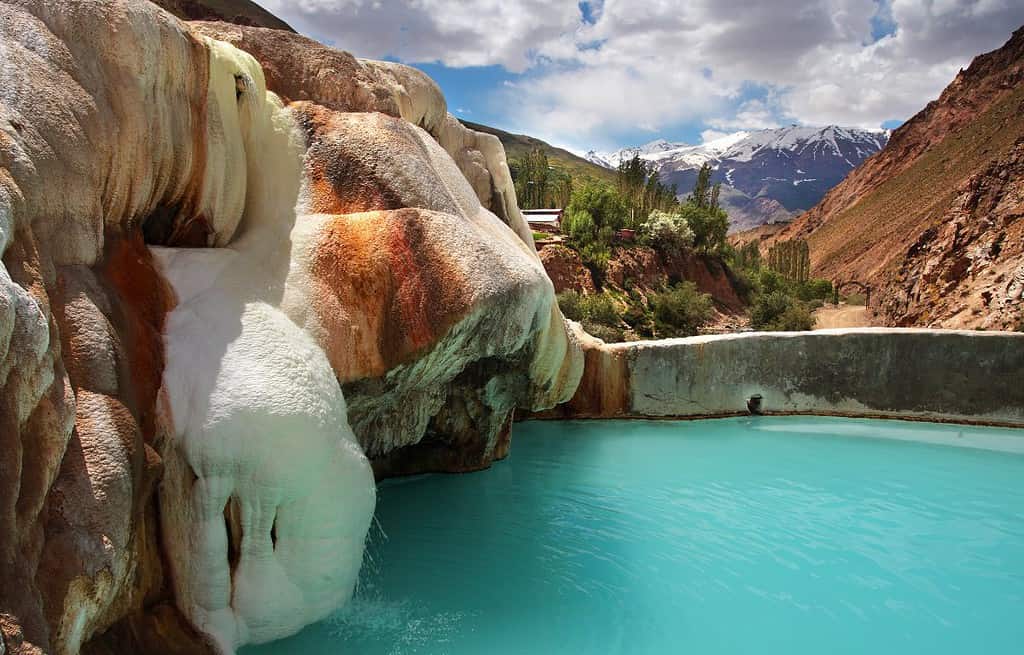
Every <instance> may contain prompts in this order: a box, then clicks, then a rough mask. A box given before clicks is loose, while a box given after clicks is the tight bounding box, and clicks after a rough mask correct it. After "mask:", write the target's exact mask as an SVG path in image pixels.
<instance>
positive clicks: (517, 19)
mask: <svg viewBox="0 0 1024 655" xmlns="http://www.w3.org/2000/svg"><path fill="white" fill-rule="evenodd" d="M587 4H588V7H587V9H588V12H587V13H588V15H589V18H590V20H584V15H583V12H582V11H581V8H580V6H579V4H578V3H577V2H576V1H575V0H562V1H560V2H547V1H545V0H482V1H479V2H465V1H458V2H457V1H454V0H409V1H407V2H401V3H399V2H392V1H388V0H300V1H299V2H291V1H286V0H269V1H268V2H266V6H267V8H268V9H270V10H271V11H274V12H275V13H277V14H278V15H280V16H282V17H283V18H284V19H285V20H288V21H289V22H290V23H291V24H292V25H293V26H294V27H296V28H297V29H299V30H300V31H303V32H305V33H307V34H310V35H311V36H314V37H315V38H318V39H321V40H325V41H329V42H331V43H333V44H334V45H336V46H338V47H342V48H345V49H349V50H352V51H353V52H355V53H356V54H358V55H360V56H368V57H385V56H391V57H397V58H399V59H401V60H403V61H407V62H410V63H417V62H434V61H437V62H441V63H443V64H445V65H447V66H451V67H463V66H476V65H501V66H504V67H505V68H506V69H507V70H509V71H511V72H516V73H525V75H524V76H522V77H521V78H519V80H518V81H517V82H516V83H515V84H514V85H513V86H512V87H511V88H505V89H501V90H498V91H497V92H498V93H500V94H501V102H502V106H503V107H504V108H505V112H506V115H507V117H508V120H509V123H510V124H512V125H515V126H517V127H519V128H521V129H524V130H529V131H530V132H531V133H535V134H537V135H538V136H547V137H553V138H556V140H560V141H561V142H567V141H568V142H575V143H583V142H585V141H586V140H588V139H589V140H592V141H600V140H601V139H602V138H603V139H604V140H605V141H607V140H608V138H609V135H614V134H616V133H623V132H628V131H636V130H637V129H642V130H647V131H650V132H658V131H660V130H665V129H666V128H668V127H670V126H672V125H678V124H681V123H684V122H689V123H694V122H696V123H698V124H702V125H703V126H704V127H706V128H708V129H710V130H713V131H715V132H724V131H728V130H734V129H743V128H747V129H757V128H762V127H774V126H777V125H779V124H780V123H782V122H800V123H807V124H824V123H840V124H844V125H856V126H863V127H877V126H878V125H879V124H881V123H882V122H883V121H886V120H890V119H905V118H908V117H909V116H910V115H912V114H913V113H915V112H916V111H918V110H919V109H920V108H922V107H923V106H924V105H925V104H926V103H927V102H928V101H929V100H930V99H932V98H934V97H936V96H937V95H938V93H939V92H940V91H941V90H942V88H943V87H944V86H945V85H946V84H948V83H949V81H950V80H951V79H952V77H953V76H954V75H955V74H956V71H957V70H958V69H959V68H961V67H964V66H966V65H967V64H968V63H969V62H970V60H971V58H972V57H974V56H975V55H977V54H980V53H982V52H985V51H988V50H992V49H994V48H996V47H998V46H1000V45H1001V44H1002V43H1003V42H1004V41H1005V40H1006V39H1007V38H1008V37H1009V35H1010V32H1011V31H1012V30H1013V29H1014V28H1016V27H1017V26H1019V25H1021V24H1022V23H1024V3H1022V2H1021V1H1020V0H772V1H771V2H767V1H765V2H760V3H751V2H749V0H690V1H688V2H685V3H681V2H673V1H671V0H604V1H603V2H590V3H587ZM752 86H753V87H756V88H758V89H762V90H765V89H766V90H767V91H766V92H765V93H763V94H761V95H762V96H763V97H756V98H750V97H749V94H747V93H746V90H748V89H749V88H751V87H752Z"/></svg>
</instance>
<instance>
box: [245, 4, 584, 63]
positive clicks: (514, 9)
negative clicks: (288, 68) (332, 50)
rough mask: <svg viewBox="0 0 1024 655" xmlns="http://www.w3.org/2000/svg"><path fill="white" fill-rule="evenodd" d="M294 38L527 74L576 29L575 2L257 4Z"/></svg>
mask: <svg viewBox="0 0 1024 655" xmlns="http://www.w3.org/2000/svg"><path fill="white" fill-rule="evenodd" d="M261 4H263V6H264V7H265V8H266V9H268V10H269V11H271V12H272V13H274V14H275V15H277V16H280V17H281V18H283V19H284V20H285V21H287V22H288V23H289V24H290V25H291V26H292V27H294V28H295V29H296V30H298V31H299V32H302V33H303V34H307V35H309V36H311V37H313V38H315V39H317V40H319V41H323V42H324V43H329V44H331V45H334V46H335V47H338V48H342V49H344V50H348V51H350V52H352V53H354V54H356V55H357V56H360V57H368V58H377V59H380V58H383V57H389V56H391V57H398V58H399V59H401V60H403V61H408V62H414V63H418V62H435V61H436V62H441V63H443V64H445V65H446V66H451V67H456V68H458V67H465V66H487V65H500V66H504V67H505V68H507V69H508V70H509V71H512V72H521V71H523V70H526V69H527V68H529V67H530V66H531V65H532V64H533V63H534V62H535V58H534V56H533V53H532V51H533V50H534V49H535V48H536V47H538V46H541V45H543V44H545V43H548V42H551V41H554V40H557V39H558V37H559V36H560V35H561V34H562V33H563V32H565V31H569V32H571V31H572V30H574V29H575V28H576V26H577V25H578V24H579V22H580V16H581V14H580V10H579V7H578V6H577V5H576V3H575V2H556V3H550V2H545V0H509V1H508V2H506V1H504V0H475V1H474V2H457V1H453V0H410V1H407V2H401V1H397V0H261Z"/></svg>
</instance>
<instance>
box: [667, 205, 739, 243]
mask: <svg viewBox="0 0 1024 655" xmlns="http://www.w3.org/2000/svg"><path fill="white" fill-rule="evenodd" d="M679 213H680V214H681V215H682V216H683V218H685V219H686V222H687V223H688V224H689V225H690V229H691V230H693V246H694V248H696V249H697V250H698V251H700V252H703V253H705V254H722V252H723V251H724V250H725V248H726V245H727V242H726V235H727V234H728V233H729V217H728V216H727V215H726V213H725V212H724V211H723V210H721V209H717V208H712V207H701V206H699V205H697V204H694V203H693V202H686V203H683V205H682V206H681V207H680V208H679Z"/></svg>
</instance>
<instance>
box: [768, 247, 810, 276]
mask: <svg viewBox="0 0 1024 655" xmlns="http://www.w3.org/2000/svg"><path fill="white" fill-rule="evenodd" d="M768 267H769V268H770V269H772V270H773V271H775V272H777V273H779V274H781V275H783V276H784V277H785V278H786V279H788V280H792V281H794V282H806V281H807V280H809V279H810V277H811V251H810V246H809V245H808V244H807V240H806V239H790V240H789V241H780V242H779V243H776V244H774V245H773V246H772V247H771V249H770V250H769V251H768Z"/></svg>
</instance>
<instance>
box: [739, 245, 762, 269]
mask: <svg viewBox="0 0 1024 655" xmlns="http://www.w3.org/2000/svg"><path fill="white" fill-rule="evenodd" d="M734 263H735V265H736V267H737V268H742V269H746V270H748V271H759V270H761V246H760V245H759V244H758V243H757V241H748V242H747V243H745V244H743V245H742V246H741V247H740V249H739V250H737V251H736V257H735V262H734Z"/></svg>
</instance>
